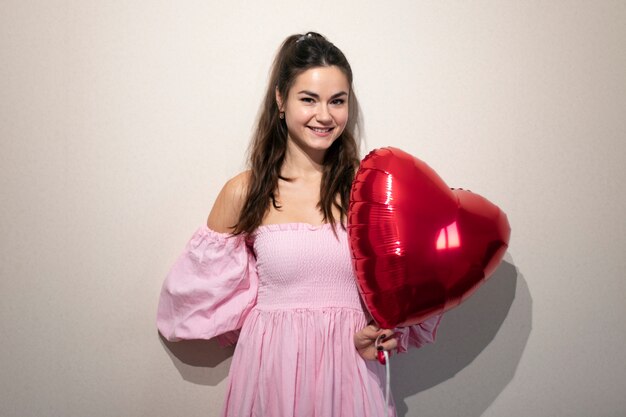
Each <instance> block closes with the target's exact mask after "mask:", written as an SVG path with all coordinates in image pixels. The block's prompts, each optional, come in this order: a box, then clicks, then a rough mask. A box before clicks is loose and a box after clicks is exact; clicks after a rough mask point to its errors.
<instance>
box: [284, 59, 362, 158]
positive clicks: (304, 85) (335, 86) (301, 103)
mask: <svg viewBox="0 0 626 417" xmlns="http://www.w3.org/2000/svg"><path fill="white" fill-rule="evenodd" d="M349 92H350V85H349V83H348V79H347V77H346V76H345V74H344V73H343V72H341V70H340V69H339V68H337V67H335V66H331V67H316V68H311V69H308V70H306V71H305V72H303V73H302V74H300V75H299V76H298V77H296V79H295V81H294V83H293V85H292V86H291V89H290V90H289V92H288V94H287V99H286V100H283V99H282V97H280V94H279V93H278V92H277V93H276V101H277V103H278V108H279V109H280V110H281V111H283V112H285V122H286V124H287V131H288V141H289V142H291V144H294V145H296V146H298V147H300V148H302V149H303V150H304V151H305V152H318V151H326V150H327V149H328V148H329V147H330V145H332V144H333V142H334V141H335V140H336V139H337V138H338V137H339V135H341V132H343V129H344V128H345V127H346V123H347V122H348V94H349Z"/></svg>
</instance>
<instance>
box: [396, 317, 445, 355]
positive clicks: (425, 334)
mask: <svg viewBox="0 0 626 417" xmlns="http://www.w3.org/2000/svg"><path fill="white" fill-rule="evenodd" d="M441 317H442V315H441V314H438V315H436V316H433V317H430V318H429V319H427V320H425V321H424V322H422V323H419V324H415V325H413V326H407V327H400V328H396V329H394V332H395V334H396V337H397V339H398V347H397V352H398V353H402V352H406V351H407V350H408V348H409V346H413V347H417V348H419V347H422V346H424V345H426V344H428V343H433V342H434V341H435V337H436V336H437V328H438V327H439V323H440V322H441Z"/></svg>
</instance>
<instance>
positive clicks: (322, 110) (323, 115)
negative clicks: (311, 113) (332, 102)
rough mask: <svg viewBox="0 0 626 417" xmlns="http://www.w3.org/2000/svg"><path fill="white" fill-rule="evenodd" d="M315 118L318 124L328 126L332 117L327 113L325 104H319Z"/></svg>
mask: <svg viewBox="0 0 626 417" xmlns="http://www.w3.org/2000/svg"><path fill="white" fill-rule="evenodd" d="M315 118H316V119H317V121H318V122H320V123H323V124H329V123H331V122H332V121H333V117H332V116H331V114H330V112H329V111H328V106H327V105H326V104H320V106H319V108H318V111H317V114H316V115H315Z"/></svg>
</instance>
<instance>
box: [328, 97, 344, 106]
mask: <svg viewBox="0 0 626 417" xmlns="http://www.w3.org/2000/svg"><path fill="white" fill-rule="evenodd" d="M345 102H346V100H345V99H343V98H336V99H334V100H333V101H331V102H330V104H334V105H335V106H341V105H342V104H343V103H345Z"/></svg>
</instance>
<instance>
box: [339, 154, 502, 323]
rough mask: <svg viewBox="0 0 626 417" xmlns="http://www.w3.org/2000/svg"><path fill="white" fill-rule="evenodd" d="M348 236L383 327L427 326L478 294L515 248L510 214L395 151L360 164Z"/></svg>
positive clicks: (366, 296)
mask: <svg viewBox="0 0 626 417" xmlns="http://www.w3.org/2000/svg"><path fill="white" fill-rule="evenodd" d="M348 233H349V240H350V247H351V250H352V256H353V260H354V265H355V271H356V275H357V281H358V285H359V290H360V293H361V297H362V299H363V301H364V303H365V305H366V306H367V308H368V309H369V311H370V313H371V315H372V317H373V318H374V320H376V322H377V323H378V324H379V325H380V326H381V327H383V328H394V327H397V326H408V325H411V324H417V323H421V322H423V321H424V320H426V319H427V318H428V317H430V316H432V315H435V314H438V313H442V312H444V311H447V310H449V309H451V308H452V307H454V306H456V305H458V304H459V303H461V302H462V301H463V300H464V299H465V298H467V297H468V296H469V295H471V294H472V293H473V292H474V291H475V290H476V289H477V288H478V287H479V286H480V284H481V283H482V282H484V280H485V279H486V278H487V277H488V276H489V275H490V274H491V273H492V272H493V271H494V270H495V269H496V267H497V266H498V264H499V263H500V261H501V260H502V257H503V256H504V252H505V251H506V249H507V247H508V242H509V237H510V234H511V228H510V226H509V223H508V220H507V217H506V214H504V213H503V212H502V211H501V210H500V209H499V208H498V207H497V206H495V205H493V204H492V203H490V202H489V201H488V200H487V199H485V198H483V197H481V196H479V195H477V194H474V193H471V192H469V191H465V190H462V189H459V190H453V189H450V188H449V187H448V186H447V185H446V183H445V182H444V181H443V180H442V179H441V178H440V177H439V176H438V175H437V173H436V172H435V171H434V170H433V169H432V168H430V167H429V166H428V165H426V164H425V163H424V162H422V161H420V160H419V159H417V158H415V157H413V156H411V155H409V154H408V153H406V152H404V151H401V150H400V149H396V148H382V149H376V150H374V151H372V152H370V153H369V154H368V155H367V156H366V157H365V158H364V159H363V161H361V166H360V167H359V170H358V172H357V174H356V176H355V180H354V183H353V185H352V191H351V194H350V206H349V209H348Z"/></svg>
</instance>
